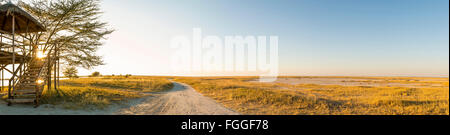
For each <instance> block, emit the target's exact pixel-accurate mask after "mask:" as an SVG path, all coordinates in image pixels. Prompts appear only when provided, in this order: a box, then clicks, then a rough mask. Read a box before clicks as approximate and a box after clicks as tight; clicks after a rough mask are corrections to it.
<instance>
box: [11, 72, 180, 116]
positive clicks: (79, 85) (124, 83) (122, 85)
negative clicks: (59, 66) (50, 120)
mask: <svg viewBox="0 0 450 135" xmlns="http://www.w3.org/2000/svg"><path fill="white" fill-rule="evenodd" d="M60 85H61V86H60V88H59V89H58V91H56V90H53V89H52V90H50V91H48V90H46V88H45V90H44V92H43V96H42V98H41V103H42V104H51V105H59V106H62V107H64V108H66V109H104V108H106V107H108V106H109V105H112V104H120V103H122V102H123V101H127V100H130V99H135V98H140V97H144V96H148V95H150V94H145V93H144V92H160V91H164V90H169V89H171V88H172V87H173V84H172V82H170V81H169V80H167V79H165V78H162V77H131V76H130V77H120V76H118V77H112V76H107V77H97V78H79V79H68V80H61V84H60ZM5 97H6V96H4V98H5Z"/></svg>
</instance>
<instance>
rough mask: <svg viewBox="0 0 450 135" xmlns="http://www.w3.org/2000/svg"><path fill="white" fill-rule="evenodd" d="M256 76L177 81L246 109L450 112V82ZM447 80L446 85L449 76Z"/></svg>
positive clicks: (303, 112)
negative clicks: (421, 84)
mask: <svg viewBox="0 0 450 135" xmlns="http://www.w3.org/2000/svg"><path fill="white" fill-rule="evenodd" d="M349 78H350V77H349ZM254 79H256V78H254V77H229V78H226V77H210V78H187V77H181V78H177V79H176V81H180V82H184V83H187V84H189V85H192V86H193V87H194V88H195V89H197V90H198V91H199V92H200V93H202V94H204V95H206V96H209V97H211V98H213V99H215V100H217V101H218V102H221V103H223V104H224V105H225V106H227V107H229V108H232V109H234V110H237V111H239V112H240V113H243V114H257V115H258V114H267V115H278V114H281V115H292V114H296V115H449V104H448V103H449V88H448V87H431V86H430V87H426V88H404V87H369V86H340V85H316V84H299V85H289V84H281V83H257V82H249V80H254ZM384 79H385V80H393V79H392V78H384ZM404 79H407V80H411V79H416V78H400V79H397V80H396V81H402V80H404ZM374 83H376V82H374ZM439 83H443V82H439ZM443 84H445V82H444V83H443ZM446 84H447V85H448V79H447V82H446Z"/></svg>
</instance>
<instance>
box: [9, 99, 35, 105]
mask: <svg viewBox="0 0 450 135" xmlns="http://www.w3.org/2000/svg"><path fill="white" fill-rule="evenodd" d="M35 101H36V100H35V99H31V98H30V99H8V102H9V103H13V104H24V103H35Z"/></svg>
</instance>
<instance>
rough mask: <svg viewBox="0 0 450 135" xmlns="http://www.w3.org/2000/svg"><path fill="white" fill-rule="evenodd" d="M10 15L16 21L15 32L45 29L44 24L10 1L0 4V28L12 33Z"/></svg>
mask: <svg viewBox="0 0 450 135" xmlns="http://www.w3.org/2000/svg"><path fill="white" fill-rule="evenodd" d="M12 15H14V16H15V21H16V24H15V26H14V27H15V33H26V32H27V31H28V32H39V31H45V28H44V26H42V24H41V23H39V21H37V20H36V19H35V18H34V17H33V16H31V15H30V14H28V13H27V12H26V11H24V10H23V9H21V8H20V7H18V6H16V5H14V4H11V3H8V4H4V5H1V6H0V30H2V31H6V32H9V33H12ZM27 27H28V30H27Z"/></svg>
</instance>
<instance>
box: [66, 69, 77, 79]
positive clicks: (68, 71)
mask: <svg viewBox="0 0 450 135" xmlns="http://www.w3.org/2000/svg"><path fill="white" fill-rule="evenodd" d="M63 74H64V76H65V77H68V78H70V79H73V78H78V75H77V74H78V70H77V68H75V67H67V68H66V69H65V70H64V72H63Z"/></svg>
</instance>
